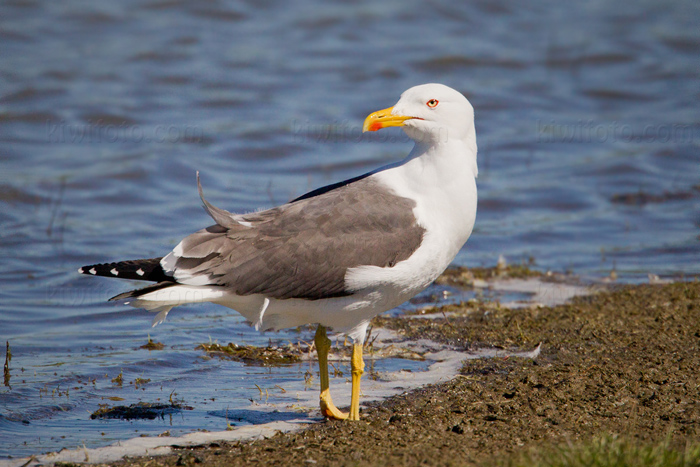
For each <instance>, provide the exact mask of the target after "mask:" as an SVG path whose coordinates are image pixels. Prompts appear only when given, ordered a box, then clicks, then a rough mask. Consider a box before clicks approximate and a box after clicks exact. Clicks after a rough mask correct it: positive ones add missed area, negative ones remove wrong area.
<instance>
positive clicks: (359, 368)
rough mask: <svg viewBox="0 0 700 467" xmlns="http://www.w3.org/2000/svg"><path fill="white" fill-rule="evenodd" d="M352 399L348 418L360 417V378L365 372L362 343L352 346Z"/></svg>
mask: <svg viewBox="0 0 700 467" xmlns="http://www.w3.org/2000/svg"><path fill="white" fill-rule="evenodd" d="M351 367H352V399H350V416H349V417H348V420H359V419H360V380H361V379H362V373H364V372H365V362H364V361H363V360H362V344H354V345H353V346H352V360H351Z"/></svg>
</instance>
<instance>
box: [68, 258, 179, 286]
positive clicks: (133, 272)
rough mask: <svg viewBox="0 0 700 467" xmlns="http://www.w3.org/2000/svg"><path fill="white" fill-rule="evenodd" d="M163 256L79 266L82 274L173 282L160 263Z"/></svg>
mask: <svg viewBox="0 0 700 467" xmlns="http://www.w3.org/2000/svg"><path fill="white" fill-rule="evenodd" d="M161 259H162V258H150V259H137V260H131V261H119V262H116V263H101V264H91V265H89V266H83V267H81V268H78V272H79V273H80V274H88V275H93V276H102V277H116V278H118V279H135V280H141V281H152V282H173V281H174V279H173V278H172V277H171V276H167V275H166V274H165V271H163V268H162V267H161V265H160V260H161Z"/></svg>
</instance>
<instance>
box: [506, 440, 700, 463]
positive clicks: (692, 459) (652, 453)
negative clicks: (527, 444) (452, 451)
mask: <svg viewBox="0 0 700 467" xmlns="http://www.w3.org/2000/svg"><path fill="white" fill-rule="evenodd" d="M497 465H498V466H502V467H521V466H522V467H525V466H527V467H697V466H698V465H700V443H698V442H697V441H691V442H689V443H688V444H685V445H680V446H677V445H676V446H674V445H673V444H672V443H670V442H669V440H668V438H667V439H665V440H663V441H660V442H652V443H642V442H639V441H638V440H635V439H630V438H627V437H623V436H617V435H604V436H598V437H596V438H594V439H592V440H589V441H585V442H579V443H575V444H574V443H571V442H568V443H565V444H561V445H557V446H553V447H548V448H545V449H531V450H529V451H528V452H526V453H519V454H518V455H515V456H513V457H511V458H506V459H504V460H502V461H501V462H499V463H498V464H497Z"/></svg>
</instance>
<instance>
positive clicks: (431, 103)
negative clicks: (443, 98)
mask: <svg viewBox="0 0 700 467" xmlns="http://www.w3.org/2000/svg"><path fill="white" fill-rule="evenodd" d="M439 103H440V101H439V100H437V99H430V100H429V101H428V102H426V103H425V105H427V106H428V107H430V108H431V109H434V108H435V107H437V105H438V104H439Z"/></svg>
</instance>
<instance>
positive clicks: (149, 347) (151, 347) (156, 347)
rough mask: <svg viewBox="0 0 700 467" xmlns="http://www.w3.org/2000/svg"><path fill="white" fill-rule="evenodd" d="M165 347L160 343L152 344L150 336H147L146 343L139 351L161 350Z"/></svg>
mask: <svg viewBox="0 0 700 467" xmlns="http://www.w3.org/2000/svg"><path fill="white" fill-rule="evenodd" d="M164 347H165V345H163V343H162V342H153V341H152V340H151V336H148V342H146V343H145V344H143V345H142V346H141V347H139V349H146V350H163V348H164Z"/></svg>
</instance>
